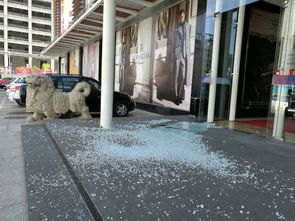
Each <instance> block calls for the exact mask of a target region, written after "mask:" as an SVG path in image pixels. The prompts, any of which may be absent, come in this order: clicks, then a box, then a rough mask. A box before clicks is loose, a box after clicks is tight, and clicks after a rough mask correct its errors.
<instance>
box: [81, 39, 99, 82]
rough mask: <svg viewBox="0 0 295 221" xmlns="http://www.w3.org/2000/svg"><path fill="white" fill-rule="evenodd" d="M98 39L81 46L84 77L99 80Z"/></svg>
mask: <svg viewBox="0 0 295 221" xmlns="http://www.w3.org/2000/svg"><path fill="white" fill-rule="evenodd" d="M99 47H100V43H99V41H97V42H94V43H92V44H89V45H87V46H85V47H83V66H82V67H83V73H82V75H83V76H85V77H90V78H94V79H96V80H99V72H98V70H99Z"/></svg>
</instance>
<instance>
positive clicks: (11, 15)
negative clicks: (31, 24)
mask: <svg viewBox="0 0 295 221" xmlns="http://www.w3.org/2000/svg"><path fill="white" fill-rule="evenodd" d="M7 18H8V19H13V20H18V21H28V20H29V18H28V15H26V14H20V13H14V12H8V14H7Z"/></svg>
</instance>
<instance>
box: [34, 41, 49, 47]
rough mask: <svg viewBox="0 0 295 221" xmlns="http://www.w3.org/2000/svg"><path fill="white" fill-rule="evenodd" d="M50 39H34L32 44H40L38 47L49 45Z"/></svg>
mask: <svg viewBox="0 0 295 221" xmlns="http://www.w3.org/2000/svg"><path fill="white" fill-rule="evenodd" d="M49 43H50V41H41V40H34V39H33V40H32V45H33V46H38V47H44V48H45V47H47V46H48V44H49Z"/></svg>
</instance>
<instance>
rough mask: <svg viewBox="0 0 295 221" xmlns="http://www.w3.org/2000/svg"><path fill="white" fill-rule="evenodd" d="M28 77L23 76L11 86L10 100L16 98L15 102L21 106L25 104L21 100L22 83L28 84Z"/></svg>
mask: <svg viewBox="0 0 295 221" xmlns="http://www.w3.org/2000/svg"><path fill="white" fill-rule="evenodd" d="M26 84H27V83H26V79H25V78H21V79H20V80H19V81H18V82H17V83H16V84H15V85H13V86H12V87H11V88H10V93H9V97H8V98H9V100H14V101H15V103H17V104H18V105H20V106H24V105H23V104H22V103H21V102H20V89H21V86H22V85H26Z"/></svg>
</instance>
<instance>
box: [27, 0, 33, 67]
mask: <svg viewBox="0 0 295 221" xmlns="http://www.w3.org/2000/svg"><path fill="white" fill-rule="evenodd" d="M28 6H29V10H28V16H29V22H28V28H29V29H28V30H29V33H28V34H29V66H30V67H33V58H32V54H33V45H32V40H33V38H32V0H28Z"/></svg>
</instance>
